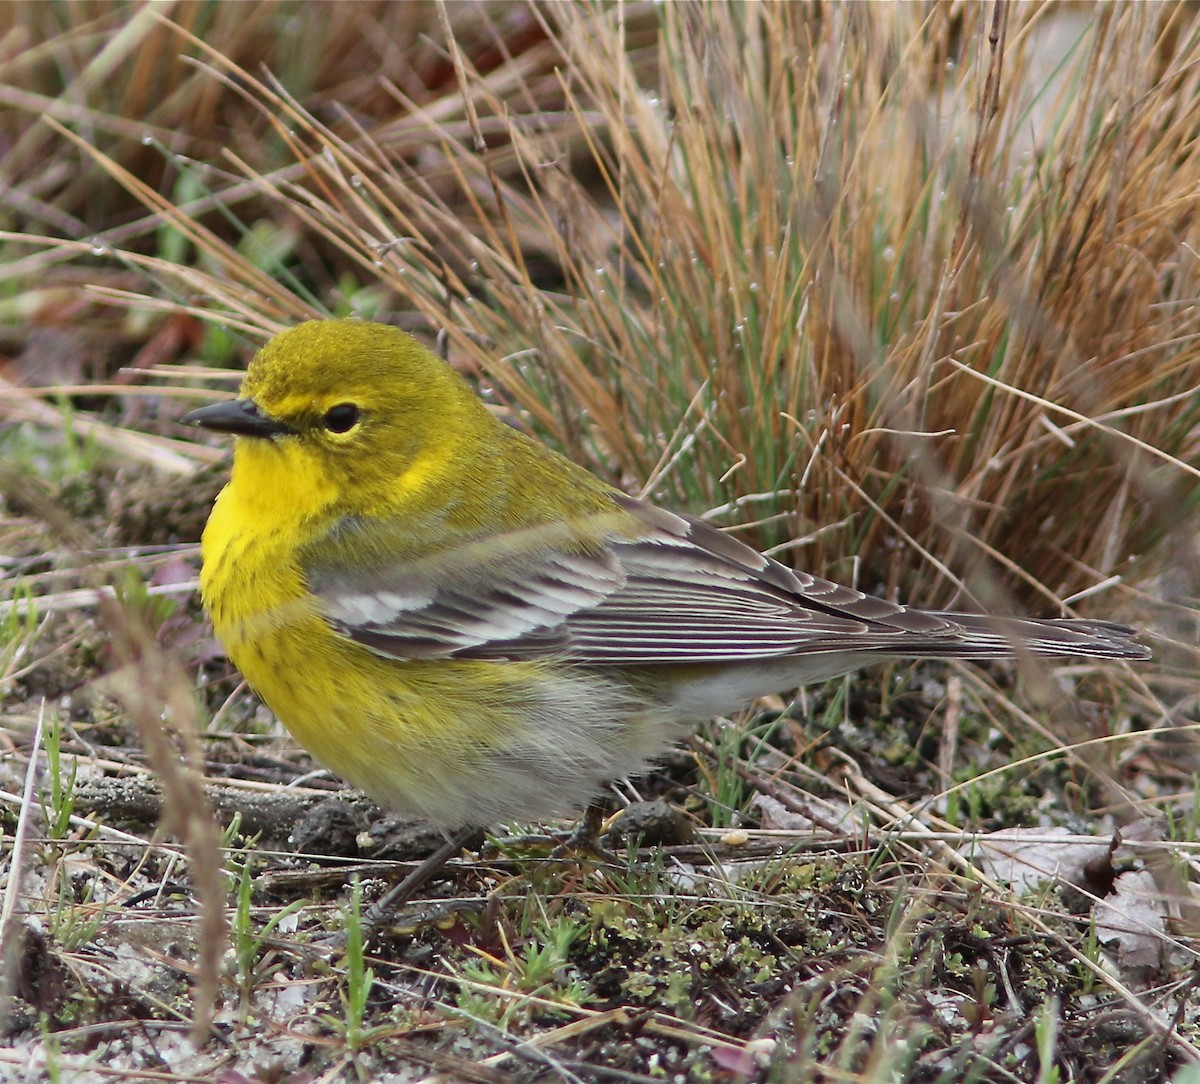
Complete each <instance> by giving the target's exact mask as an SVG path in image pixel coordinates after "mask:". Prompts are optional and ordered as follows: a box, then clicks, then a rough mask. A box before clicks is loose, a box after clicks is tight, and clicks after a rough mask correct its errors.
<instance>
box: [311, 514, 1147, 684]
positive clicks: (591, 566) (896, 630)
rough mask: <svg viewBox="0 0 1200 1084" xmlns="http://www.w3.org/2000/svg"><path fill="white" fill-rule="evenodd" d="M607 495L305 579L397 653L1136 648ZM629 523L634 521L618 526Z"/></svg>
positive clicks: (360, 636) (980, 652)
mask: <svg viewBox="0 0 1200 1084" xmlns="http://www.w3.org/2000/svg"><path fill="white" fill-rule="evenodd" d="M615 500H616V501H617V502H618V504H619V506H620V507H621V508H622V509H623V511H624V512H627V513H630V514H631V515H632V517H633V519H632V521H631V520H630V518H629V517H628V516H624V515H622V516H621V517H620V518H619V519H617V520H615V523H616V524H617V525H619V527H620V529H609V528H611V526H612V524H608V523H606V529H605V530H604V531H602V532H600V533H599V534H597V535H596V536H595V537H594V538H593V539H591V540H590V541H587V540H581V538H580V537H579V535H578V534H577V533H576V534H567V533H564V532H563V531H561V530H560V531H555V530H554V529H547V530H542V529H523V530H520V531H516V532H512V533H511V534H507V535H498V536H494V537H492V538H482V539H474V540H472V541H471V542H470V543H469V544H468V545H467V546H466V547H465V548H464V550H463V551H462V552H461V553H460V554H458V556H457V557H454V556H451V557H449V558H447V555H446V554H439V557H438V560H437V561H436V562H434V561H432V560H426V561H412V562H403V561H398V560H397V561H384V562H380V563H379V564H377V565H376V566H375V567H372V568H369V569H366V570H363V571H361V572H357V573H354V574H347V573H346V572H345V571H344V570H337V571H334V570H331V569H330V568H329V567H327V566H325V565H323V564H322V563H321V562H320V561H319V560H314V561H313V562H311V563H310V565H309V566H308V567H307V568H306V574H307V577H308V582H309V586H310V589H311V590H312V591H313V593H314V594H315V595H316V596H317V597H318V598H319V599H320V600H321V602H322V604H323V607H324V613H325V616H326V618H327V620H328V621H329V622H330V623H331V624H332V625H333V626H334V627H335V628H336V629H338V630H339V631H341V632H342V633H344V634H345V635H347V636H350V637H352V638H353V639H355V640H356V641H358V642H360V643H362V644H364V645H366V646H368V647H370V648H371V649H372V650H373V651H376V652H378V653H380V654H383V655H387V656H389V657H392V658H396V659H401V660H403V659H417V658H437V657H457V658H475V659H536V658H544V657H550V656H554V657H565V658H567V659H570V660H572V661H575V662H578V663H581V664H584V665H630V666H637V665H656V664H667V663H692V664H695V663H724V662H738V661H746V660H752V659H771V658H780V657H783V656H788V655H794V654H818V653H825V652H843V653H859V654H866V655H871V654H876V655H885V656H886V655H892V656H922V655H926V656H956V657H966V658H988V657H995V656H999V655H1012V654H1013V653H1014V641H1015V640H1020V641H1024V642H1026V644H1027V646H1028V649H1029V650H1032V651H1033V652H1035V653H1037V654H1047V655H1072V654H1077V655H1089V654H1090V655H1108V656H1111V657H1126V658H1135V657H1144V656H1145V654H1146V652H1145V649H1143V648H1142V647H1141V646H1140V645H1138V644H1136V643H1134V642H1133V641H1132V640H1131V638H1130V636H1131V634H1130V630H1128V629H1126V628H1125V627H1124V626H1121V625H1113V624H1108V623H1103V622H1079V621H1021V620H1019V619H989V618H983V617H976V616H974V615H962V614H950V613H932V612H929V611H924V610H916V609H912V608H909V607H903V606H897V605H894V604H892V603H889V602H886V601H884V600H882V599H879V598H875V597H873V596H870V595H865V594H863V593H862V592H860V591H855V590H853V589H851V588H848V587H843V586H840V585H839V584H836V583H833V582H832V581H829V580H824V579H821V578H819V577H816V576H812V575H809V574H807V573H804V572H796V571H793V570H791V569H789V568H787V567H785V566H784V565H781V564H779V563H778V562H777V561H773V560H771V559H770V558H768V557H765V556H764V555H762V554H760V553H758V552H757V551H756V550H753V549H751V548H750V547H748V546H745V545H743V544H742V543H740V542H738V541H737V540H735V539H733V538H730V537H729V536H728V535H725V534H722V533H721V532H720V531H717V530H714V529H713V528H712V527H709V526H707V525H706V524H704V523H701V522H700V521H698V520H694V519H689V518H687V517H684V516H678V515H674V514H673V513H670V512H664V511H662V510H661V509H657V508H654V507H652V506H649V505H645V504H642V503H641V502H638V501H635V500H633V499H632V498H627V497H617V498H615ZM602 518H605V519H606V520H612V519H613V517H602ZM630 522H632V523H634V524H636V525H637V527H638V528H639V529H638V530H630V529H628V524H629V523H630ZM352 529H354V526H353V525H342V526H341V527H340V528H339V531H340V532H341V533H342V534H343V535H344V534H345V533H346V532H347V531H349V530H352ZM359 529H364V530H370V529H371V528H370V526H369V525H367V526H360V528H359ZM363 548H364V549H366V550H369V551H370V550H372V549H374V550H375V551H378V547H374V548H372V547H371V546H365V547H363Z"/></svg>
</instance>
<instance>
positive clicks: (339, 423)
mask: <svg viewBox="0 0 1200 1084" xmlns="http://www.w3.org/2000/svg"><path fill="white" fill-rule="evenodd" d="M321 420H322V421H323V422H324V423H325V428H326V429H328V430H329V431H330V432H331V433H348V432H349V431H350V430H351V429H353V428H354V427H355V426H356V425H357V424H358V407H356V406H355V405H354V404H353V403H338V405H337V406H334V407H330V408H329V409H328V410H327V411H325V417H324V418H322V419H321Z"/></svg>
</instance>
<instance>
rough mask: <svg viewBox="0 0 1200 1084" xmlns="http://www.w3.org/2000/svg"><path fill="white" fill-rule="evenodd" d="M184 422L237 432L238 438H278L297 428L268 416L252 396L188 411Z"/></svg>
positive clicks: (217, 430)
mask: <svg viewBox="0 0 1200 1084" xmlns="http://www.w3.org/2000/svg"><path fill="white" fill-rule="evenodd" d="M179 420H180V421H181V422H182V423H183V424H184V425H199V426H203V427H204V428H205V429H212V430H214V431H216V432H218V433H236V434H237V435H238V436H239V437H278V436H282V435H283V434H285V433H294V432H295V430H294V429H292V428H291V427H290V426H287V425H284V424H283V422H277V421H276V420H275V419H274V418H268V417H267V415H265V414H264V413H263V412H262V411H261V410H259V408H258V405H257V404H256V403H255V402H254V400H253V399H230V400H228V401H227V402H224V403H213V405H212V406H206V407H201V408H200V409H199V410H191V411H188V413H187V414H185V415H184V416H183V417H182V418H180V419H179Z"/></svg>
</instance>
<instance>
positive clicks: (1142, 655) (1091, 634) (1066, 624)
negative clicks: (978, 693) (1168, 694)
mask: <svg viewBox="0 0 1200 1084" xmlns="http://www.w3.org/2000/svg"><path fill="white" fill-rule="evenodd" d="M930 612H931V614H932V616H934V617H940V618H942V619H944V620H946V621H951V622H953V623H954V624H955V625H957V626H958V628H960V629H961V630H962V637H961V639H959V640H957V641H956V642H953V643H952V644H951V643H947V642H945V641H943V642H942V643H941V644H936V643H932V642H931V643H929V644H928V650H922V648H923V647H924V645H915V644H914V645H910V644H906V645H904V646H905V654H910V655H918V656H919V655H929V656H933V657H936V656H939V655H940V656H942V657H946V656H949V655H952V656H953V657H954V658H962V659H994V658H1011V657H1013V656H1019V655H1021V654H1022V653H1024V652H1028V653H1029V654H1031V655H1040V656H1043V657H1046V658H1065V657H1071V656H1078V657H1083V658H1094V659H1148V658H1150V649H1149V648H1148V647H1146V646H1145V645H1144V644H1141V643H1139V642H1138V641H1137V639H1136V636H1137V630H1136V629H1133V628H1131V627H1130V626H1128V625H1121V624H1117V623H1116V622H1114V621H1090V620H1080V619H1067V618H1063V619H1053V620H1041V619H1035V618H1024V617H988V616H986V615H983V614H968V613H954V612H941V611H939V612H933V611H930ZM951 648H952V650H951Z"/></svg>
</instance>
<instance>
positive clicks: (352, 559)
mask: <svg viewBox="0 0 1200 1084" xmlns="http://www.w3.org/2000/svg"><path fill="white" fill-rule="evenodd" d="M182 421H184V422H186V423H189V424H191V425H194V426H200V427H203V428H205V429H208V430H212V431H215V432H219V433H225V434H232V435H233V438H234V452H233V466H232V471H231V475H230V480H229V483H228V484H227V485H226V487H225V488H224V489H223V490H222V492H221V493H220V495H219V497H218V498H217V500H216V502H215V505H214V507H213V510H212V512H211V515H210V517H209V520H208V523H207V526H206V527H205V530H204V534H203V540H202V546H201V553H202V571H201V577H200V587H201V597H202V600H203V603H204V605H205V607H206V609H207V611H208V613H209V615H210V616H211V619H212V622H213V627H214V631H215V633H216V636H217V638H218V639H219V640H220V641H221V642H222V644H223V645H224V647H225V649H226V651H227V653H228V655H229V657H230V658H231V660H232V661H233V662H234V664H235V665H236V666H237V667H238V668H239V669H240V670H241V672H242V674H243V675H244V676H245V678H246V680H247V681H248V683H249V684H250V686H251V687H252V688H253V689H254V690H255V691H256V692H257V693H258V694H259V695H260V696H261V697H262V699H263V700H264V701H265V702H266V704H267V705H268V706H269V707H270V708H271V709H272V711H273V712H274V713H275V715H276V716H277V717H278V718H279V719H280V721H281V722H282V723H283V725H284V726H285V727H286V728H287V729H288V730H289V731H290V732H291V734H292V735H293V736H294V737H295V738H296V739H297V740H298V741H299V743H300V744H301V745H302V746H304V747H305V748H306V749H307V750H308V751H309V752H310V753H311V754H312V755H313V756H314V757H315V758H316V759H317V760H318V761H320V762H321V763H323V764H324V765H325V766H326V767H327V768H329V769H331V770H332V771H333V772H335V773H337V774H338V775H340V776H341V777H343V778H344V779H346V780H348V781H349V782H350V783H352V784H354V785H355V786H357V787H359V788H361V789H362V790H363V791H365V792H366V793H367V794H368V795H369V796H370V797H372V798H373V799H375V800H376V801H378V802H379V803H381V804H383V805H385V806H387V807H390V808H391V809H394V810H397V811H400V812H407V813H411V814H417V815H420V816H423V817H426V818H428V819H430V820H432V821H433V822H435V823H436V824H437V825H439V826H441V827H442V828H443V829H444V830H445V831H446V832H447V833H458V832H462V831H464V830H468V831H469V830H475V829H479V828H486V827H489V826H493V825H496V824H499V823H508V822H513V821H521V822H529V821H536V820H540V819H544V818H548V817H553V816H558V815H563V814H570V813H573V812H576V811H578V810H579V809H581V808H582V807H584V806H585V805H587V803H588V802H589V800H590V799H591V798H593V796H595V795H596V794H597V793H598V792H599V791H600V790H601V789H602V788H603V786H604V785H605V783H606V782H607V781H609V780H612V779H614V778H623V777H626V776H629V775H633V774H636V773H638V772H640V771H642V770H644V769H645V768H646V767H647V766H648V765H649V764H650V763H652V762H653V761H654V759H655V758H656V757H659V756H661V755H662V754H663V753H664V751H665V750H667V749H668V748H669V747H670V746H671V745H672V743H674V742H676V741H678V740H680V739H681V738H683V737H686V736H687V735H688V734H689V733H690V732H691V731H692V730H693V729H694V728H696V727H697V726H698V725H699V724H701V723H703V722H705V721H707V720H709V719H712V718H714V717H717V716H721V715H725V714H728V713H731V712H734V711H736V710H738V709H740V708H743V707H746V706H748V705H749V704H750V703H752V702H753V701H754V700H755V699H757V698H758V697H761V696H763V695H766V694H770V693H777V692H783V691H788V690H792V689H796V688H798V687H800V686H804V685H809V684H812V683H814V682H820V681H824V680H826V679H829V678H833V677H836V676H838V675H842V674H845V673H848V672H850V671H853V670H856V669H858V668H860V667H863V666H867V665H869V664H872V663H879V662H885V661H888V660H897V659H916V658H939V659H972V660H987V659H1001V658H1012V657H1017V656H1024V655H1032V656H1040V657H1046V658H1071V657H1077V658H1095V659H1110V660H1141V659H1146V658H1148V657H1149V655H1150V652H1149V651H1148V650H1147V648H1146V647H1145V646H1144V645H1143V644H1142V643H1140V642H1139V641H1138V640H1137V639H1136V632H1135V630H1134V629H1132V628H1130V627H1129V626H1127V625H1124V624H1119V623H1116V622H1110V621H1104V620H1077V619H1062V618H1054V619H1033V618H1020V617H1009V616H990V615H987V614H977V613H965V612H962V613H960V612H946V611H940V610H924V609H919V608H915V607H912V606H903V605H898V604H896V603H893V602H890V601H886V600H884V599H881V598H878V597H874V596H871V595H868V594H864V593H863V592H861V591H858V590H855V589H853V588H850V587H846V586H842V585H840V584H837V583H834V582H832V581H830V580H827V579H824V578H822V577H820V576H817V575H814V574H812V573H809V572H805V571H801V570H799V569H794V568H790V567H787V566H785V565H784V564H782V563H781V562H779V561H776V560H774V559H772V558H770V557H768V556H765V555H763V554H761V553H759V552H758V551H757V550H755V549H753V548H752V547H750V546H747V545H745V544H743V543H741V542H739V541H737V540H736V539H734V538H732V537H730V536H729V535H728V534H726V533H723V532H722V531H720V530H717V529H716V528H714V527H712V526H710V525H709V524H706V523H704V522H702V521H701V520H699V519H696V518H694V517H692V516H688V515H684V514H680V513H677V512H672V511H668V510H666V509H663V508H659V507H656V506H655V505H653V504H650V503H647V502H646V501H643V500H639V499H636V498H634V497H631V496H629V495H627V494H626V493H624V492H623V491H621V490H619V489H617V488H615V487H614V486H612V485H610V484H609V483H607V482H605V481H603V480H601V479H600V478H598V477H597V476H595V475H594V474H592V473H590V472H589V471H587V470H585V469H584V468H583V467H581V466H579V465H577V464H575V463H574V462H572V461H570V460H569V459H567V458H565V457H564V456H562V455H560V454H559V453H557V452H555V451H553V450H552V449H550V448H549V447H547V446H546V445H545V444H543V443H541V442H539V441H537V440H535V439H534V438H532V437H530V436H528V435H526V434H524V433H522V432H521V431H519V430H518V429H516V428H514V427H513V426H511V425H509V424H507V423H506V422H505V421H503V420H501V419H500V418H498V417H497V416H496V415H495V414H494V413H493V412H491V411H490V410H489V409H488V408H487V407H486V406H485V404H484V403H483V401H482V400H481V399H480V398H479V397H478V395H476V393H475V392H474V391H473V389H472V388H471V386H470V385H469V383H468V382H467V381H466V380H465V379H464V378H463V377H462V376H461V375H460V374H459V373H457V372H456V371H455V370H454V369H453V368H452V367H451V366H450V365H449V364H447V362H446V361H444V360H443V359H441V358H440V357H438V356H437V355H436V354H435V353H433V352H432V351H431V350H430V349H428V348H427V347H426V346H424V345H423V344H421V343H420V342H419V341H418V340H416V339H415V338H413V337H412V336H410V335H408V334H407V333H405V332H404V331H402V330H400V329H399V328H396V327H394V326H391V325H388V324H384V323H375V322H370V321H362V320H355V319H330V320H313V321H308V322H305V323H301V324H299V325H297V326H294V327H292V328H289V329H288V330H285V331H283V332H282V333H280V334H278V335H276V336H275V337H274V338H273V339H271V340H270V341H269V342H268V343H267V344H266V345H265V346H264V347H263V348H262V349H261V350H260V351H259V352H258V353H257V354H256V355H255V357H254V358H253V359H252V361H251V362H250V364H249V367H248V369H247V372H246V375H245V379H244V383H243V385H242V388H241V391H240V395H239V397H238V398H236V399H234V400H230V401H222V402H218V403H215V404H211V405H207V406H203V407H201V408H199V409H196V410H193V411H191V412H190V413H188V414H187V415H186V416H185V417H184V418H183V419H182Z"/></svg>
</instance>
